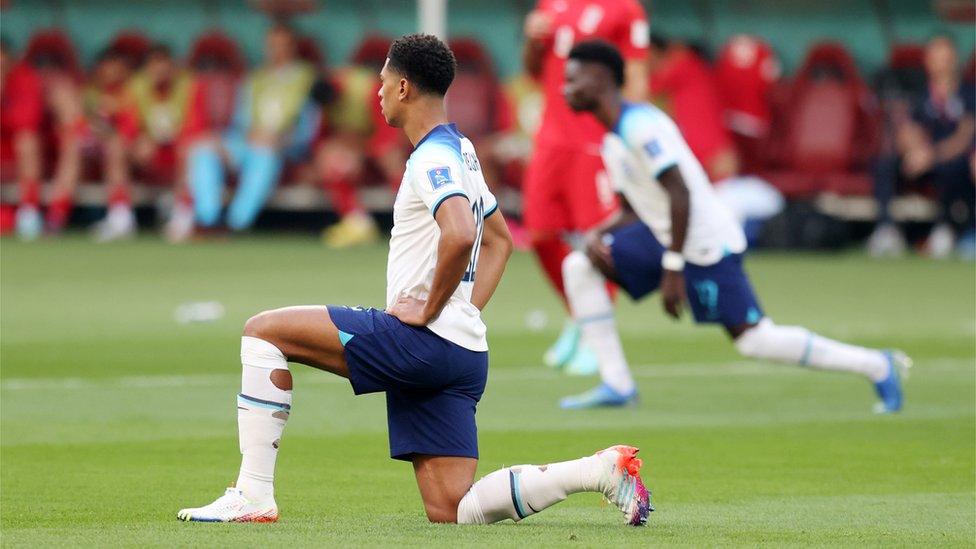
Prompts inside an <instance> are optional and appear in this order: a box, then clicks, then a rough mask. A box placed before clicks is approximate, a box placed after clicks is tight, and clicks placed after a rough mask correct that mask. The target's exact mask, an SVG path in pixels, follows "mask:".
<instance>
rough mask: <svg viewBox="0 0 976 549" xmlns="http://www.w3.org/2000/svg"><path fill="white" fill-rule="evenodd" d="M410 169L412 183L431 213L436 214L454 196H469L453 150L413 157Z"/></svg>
mask: <svg viewBox="0 0 976 549" xmlns="http://www.w3.org/2000/svg"><path fill="white" fill-rule="evenodd" d="M410 171H411V174H410V178H409V180H410V185H411V186H412V187H413V191H414V192H415V193H416V194H417V196H418V197H420V199H421V200H422V201H423V202H424V204H425V205H426V206H427V208H428V209H430V213H431V215H434V216H436V215H437V209H438V208H439V207H440V205H441V204H442V203H443V202H444V201H445V200H447V199H448V198H450V197H452V196H463V197H465V198H468V193H466V192H464V187H463V186H462V185H461V181H462V180H461V177H463V175H462V173H461V165H460V163H459V162H458V160H457V159H456V158H455V155H454V154H453V152H450V151H448V152H446V153H441V152H440V151H436V152H431V153H430V154H425V155H424V156H423V157H422V158H419V159H418V158H415V159H412V161H411V162H410Z"/></svg>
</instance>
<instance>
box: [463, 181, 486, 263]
mask: <svg viewBox="0 0 976 549" xmlns="http://www.w3.org/2000/svg"><path fill="white" fill-rule="evenodd" d="M471 213H472V214H473V215H474V225H475V233H476V234H475V239H474V247H473V248H471V260H470V261H468V270H467V271H464V277H462V278H461V281H462V282H474V272H475V270H476V269H477V268H478V253H479V252H481V237H482V235H484V234H485V199H483V198H479V199H478V201H477V202H475V203H474V204H472V205H471Z"/></svg>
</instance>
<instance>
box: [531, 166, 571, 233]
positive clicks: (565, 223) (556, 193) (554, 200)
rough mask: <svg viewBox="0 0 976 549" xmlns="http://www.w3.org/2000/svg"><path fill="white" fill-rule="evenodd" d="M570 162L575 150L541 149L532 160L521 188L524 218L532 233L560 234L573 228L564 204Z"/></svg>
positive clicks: (567, 209)
mask: <svg viewBox="0 0 976 549" xmlns="http://www.w3.org/2000/svg"><path fill="white" fill-rule="evenodd" d="M571 160H572V151H568V152H567V151H565V150H561V149H554V148H541V149H538V150H536V152H535V153H534V154H533V156H532V159H531V160H530V161H529V165H528V166H527V167H526V170H525V182H524V184H523V185H522V218H523V222H524V223H525V227H526V229H528V230H529V231H530V232H534V233H552V234H559V233H561V232H563V231H566V230H568V229H570V228H571V225H570V221H571V218H570V213H569V208H568V206H567V204H566V201H565V189H566V185H567V184H568V182H567V177H568V176H567V170H568V163H570V162H571Z"/></svg>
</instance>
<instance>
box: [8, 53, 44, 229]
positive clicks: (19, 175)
mask: <svg viewBox="0 0 976 549" xmlns="http://www.w3.org/2000/svg"><path fill="white" fill-rule="evenodd" d="M43 115H44V96H43V88H42V83H41V78H40V76H39V75H38V74H37V72H36V71H35V70H34V69H33V68H32V67H31V66H30V65H28V64H27V63H24V62H21V61H17V60H16V58H15V56H14V54H13V52H12V51H11V49H10V45H9V43H8V42H7V40H6V39H0V162H2V167H0V171H2V172H3V174H4V177H3V179H7V177H6V174H7V173H8V171H10V170H9V169H8V166H10V165H11V164H13V171H14V173H15V177H16V180H17V184H18V186H19V188H20V207H19V209H18V211H17V216H16V227H17V233H18V235H19V236H20V237H21V238H25V239H33V238H36V237H38V236H40V233H41V230H42V228H43V227H42V222H41V214H40V181H41V169H42V158H41V138H40V131H41V122H42V120H43Z"/></svg>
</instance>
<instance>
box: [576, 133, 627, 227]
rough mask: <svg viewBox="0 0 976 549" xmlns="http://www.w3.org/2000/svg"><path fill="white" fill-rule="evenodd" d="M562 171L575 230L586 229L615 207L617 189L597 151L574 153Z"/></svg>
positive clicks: (606, 215) (610, 212) (598, 221)
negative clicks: (615, 190) (563, 171)
mask: <svg viewBox="0 0 976 549" xmlns="http://www.w3.org/2000/svg"><path fill="white" fill-rule="evenodd" d="M565 173H566V178H567V180H566V182H565V185H566V204H567V207H568V208H569V212H570V219H571V222H572V228H573V229H574V230H577V231H585V230H588V229H590V228H592V227H594V226H596V225H597V224H599V223H600V222H601V221H603V220H604V219H606V218H607V217H609V216H610V214H612V213H613V212H614V211H615V210H616V209H617V206H618V205H617V196H616V193H614V190H613V186H612V185H611V183H610V177H609V176H608V175H607V172H606V170H605V169H604V167H603V160H602V159H601V158H600V156H599V155H598V154H591V153H588V152H580V153H578V154H576V155H575V156H574V157H573V158H572V163H571V164H570V165H569V166H568V167H567V169H566V172H565Z"/></svg>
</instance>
